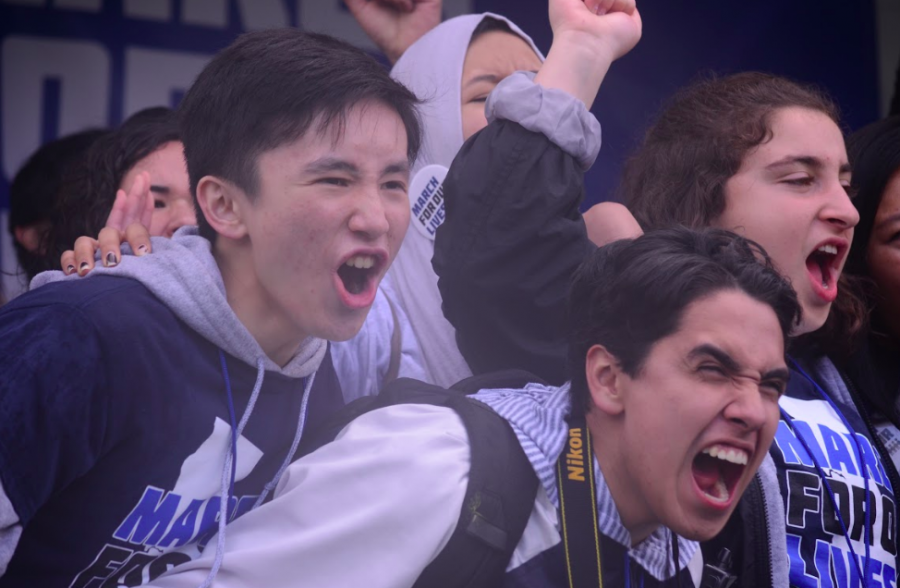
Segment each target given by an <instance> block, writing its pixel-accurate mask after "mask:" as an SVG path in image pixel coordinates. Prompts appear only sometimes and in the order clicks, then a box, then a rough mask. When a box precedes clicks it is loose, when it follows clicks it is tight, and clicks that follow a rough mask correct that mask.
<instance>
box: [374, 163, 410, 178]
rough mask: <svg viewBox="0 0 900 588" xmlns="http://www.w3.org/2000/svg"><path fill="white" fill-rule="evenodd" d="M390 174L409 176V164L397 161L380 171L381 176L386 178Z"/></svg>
mask: <svg viewBox="0 0 900 588" xmlns="http://www.w3.org/2000/svg"><path fill="white" fill-rule="evenodd" d="M390 174H409V162H408V161H398V162H397V163H392V164H390V165H388V166H386V167H385V168H384V169H383V170H381V175H382V176H387V175H390Z"/></svg>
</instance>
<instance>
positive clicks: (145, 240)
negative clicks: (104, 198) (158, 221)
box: [60, 172, 153, 276]
mask: <svg viewBox="0 0 900 588" xmlns="http://www.w3.org/2000/svg"><path fill="white" fill-rule="evenodd" d="M152 217H153V197H152V196H151V195H150V174H148V173H147V172H141V173H139V174H138V175H137V177H136V178H135V180H134V183H133V184H132V185H131V187H129V189H128V191H127V192H126V191H125V190H119V191H118V192H117V193H116V200H115V202H114V203H113V207H112V210H111V211H110V213H109V216H108V217H107V219H106V226H105V227H103V229H101V231H100V234H99V235H98V236H97V238H96V239H95V238H93V237H89V236H83V237H79V238H78V239H77V240H76V241H75V246H74V248H73V249H72V250H69V251H66V252H65V253H63V254H62V256H61V257H60V267H62V268H63V271H64V272H65V273H66V274H72V273H74V272H75V268H76V267H77V268H78V270H77V271H78V275H80V276H84V275H87V274H88V273H90V271H91V270H92V269H94V256H95V255H96V253H97V251H98V250H99V251H100V259H102V260H103V265H104V266H105V267H115V266H116V265H118V264H119V261H120V260H121V259H122V243H126V242H127V243H128V244H129V245H130V246H131V249H132V251H134V254H135V255H138V256H140V255H145V254H147V253H150V248H151V245H150V230H149V226H150V221H151V219H152Z"/></svg>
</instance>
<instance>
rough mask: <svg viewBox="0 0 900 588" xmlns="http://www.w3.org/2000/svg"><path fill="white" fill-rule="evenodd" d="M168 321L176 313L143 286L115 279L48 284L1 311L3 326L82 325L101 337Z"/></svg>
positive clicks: (59, 326)
mask: <svg viewBox="0 0 900 588" xmlns="http://www.w3.org/2000/svg"><path fill="white" fill-rule="evenodd" d="M169 320H175V319H174V315H173V313H172V312H171V311H170V310H169V309H168V308H167V307H166V306H165V305H164V304H163V303H162V302H161V301H160V300H159V299H157V298H156V297H155V296H154V295H153V294H152V293H151V292H150V290H148V289H147V288H146V287H145V286H144V285H143V284H141V283H140V282H138V281H137V280H133V279H130V278H124V277H115V276H91V277H90V278H86V279H80V280H64V281H60V282H53V283H50V284H46V285H44V286H41V287H40V288H36V289H34V290H30V291H28V292H26V293H24V294H22V295H21V296H19V297H17V298H15V299H14V300H12V301H11V302H10V303H9V304H7V305H5V306H4V307H3V308H2V309H0V324H5V325H10V324H13V325H14V324H16V323H19V324H21V323H23V322H27V323H30V324H37V323H41V322H45V323H49V324H52V326H53V327H54V328H56V329H60V330H61V329H71V328H75V327H77V326H78V325H82V326H84V327H86V328H92V329H95V330H96V331H97V332H99V333H112V332H115V331H118V330H123V332H132V333H133V330H132V328H133V327H135V326H136V325H140V324H146V323H150V322H152V323H156V324H159V323H166V324H168V321H169Z"/></svg>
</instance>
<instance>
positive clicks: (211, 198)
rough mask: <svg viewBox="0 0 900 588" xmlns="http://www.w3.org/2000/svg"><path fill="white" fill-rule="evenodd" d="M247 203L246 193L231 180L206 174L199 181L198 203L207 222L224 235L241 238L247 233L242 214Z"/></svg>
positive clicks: (230, 237)
mask: <svg viewBox="0 0 900 588" xmlns="http://www.w3.org/2000/svg"><path fill="white" fill-rule="evenodd" d="M247 204H248V203H247V196H246V194H244V193H243V191H242V190H241V189H240V188H238V187H237V186H235V185H234V184H232V183H231V182H227V181H225V180H222V179H221V178H217V177H215V176H204V177H203V178H201V179H200V181H199V182H197V205H198V206H199V207H200V211H201V212H202V213H203V216H204V217H206V222H208V223H209V225H210V226H211V227H212V228H213V229H214V230H215V231H216V233H218V234H220V235H222V236H223V237H227V238H229V239H241V238H243V237H245V236H246V235H247V226H246V224H245V223H244V218H243V216H242V214H241V212H242V211H243V209H244V207H245V206H247Z"/></svg>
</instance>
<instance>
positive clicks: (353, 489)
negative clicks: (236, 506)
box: [152, 405, 470, 588]
mask: <svg viewBox="0 0 900 588" xmlns="http://www.w3.org/2000/svg"><path fill="white" fill-rule="evenodd" d="M469 465H470V457H469V444H468V437H467V435H466V431H465V428H464V426H463V424H462V421H461V420H460V419H459V417H458V416H457V415H456V413H455V412H453V411H452V410H451V409H447V408H441V407H436V406H430V405H399V406H393V407H389V408H384V409H379V410H376V411H372V412H370V413H368V414H365V415H363V416H361V417H359V418H358V419H356V420H355V421H354V422H353V423H351V424H350V425H349V426H348V427H347V428H346V429H344V430H343V431H342V432H341V434H340V435H339V436H338V438H337V439H336V440H335V441H334V442H332V443H330V444H328V445H326V446H324V447H322V448H321V449H319V450H318V451H316V452H314V453H312V454H310V455H308V456H306V457H304V458H302V459H300V460H298V461H296V462H294V463H293V464H292V465H291V466H290V468H289V469H288V471H287V472H286V474H285V476H284V477H283V478H282V481H281V483H280V484H279V488H278V490H277V491H276V497H275V498H274V500H272V501H271V502H270V503H268V504H265V505H263V506H262V507H260V508H259V509H257V510H255V511H253V512H250V513H248V514H246V515H244V516H243V517H241V518H240V519H238V520H237V521H235V522H233V523H231V524H230V525H228V527H227V530H226V536H225V539H226V540H225V545H226V550H225V558H224V561H223V564H222V567H221V569H220V571H219V573H218V576H217V577H216V579H215V582H214V583H213V586H214V587H215V588H245V587H246V588H251V587H253V588H256V587H260V586H266V587H267V588H280V587H284V588H303V587H310V588H312V587H315V588H321V587H327V588H336V587H344V586H346V587H358V586H366V587H368V588H402V587H408V586H412V584H413V583H415V581H416V579H417V578H418V576H419V574H420V573H421V571H422V570H423V569H424V568H425V567H426V566H427V565H428V564H429V563H430V562H431V561H432V560H433V559H434V557H435V556H436V555H437V554H438V553H440V551H441V550H442V549H443V548H444V546H445V545H446V543H447V541H448V540H449V538H450V535H451V534H452V533H453V530H454V529H455V527H456V523H457V520H458V519H459V516H460V510H461V508H462V502H463V498H464V496H465V491H466V486H467V484H468V475H469ZM215 544H216V539H215V538H213V539H212V540H211V541H210V542H209V544H208V547H207V549H206V550H205V552H204V553H203V555H202V557H200V558H199V559H196V560H193V561H191V562H188V563H186V564H183V565H181V566H178V567H177V568H175V569H173V570H171V571H170V572H168V573H166V574H164V575H163V576H161V577H159V578H158V579H157V580H156V581H155V582H154V583H153V584H152V585H153V586H156V587H158V588H189V587H190V588H193V587H195V586H198V585H200V584H201V583H202V581H203V580H204V579H205V578H206V575H207V573H208V571H209V569H210V568H211V566H212V563H213V560H214V558H215Z"/></svg>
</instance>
